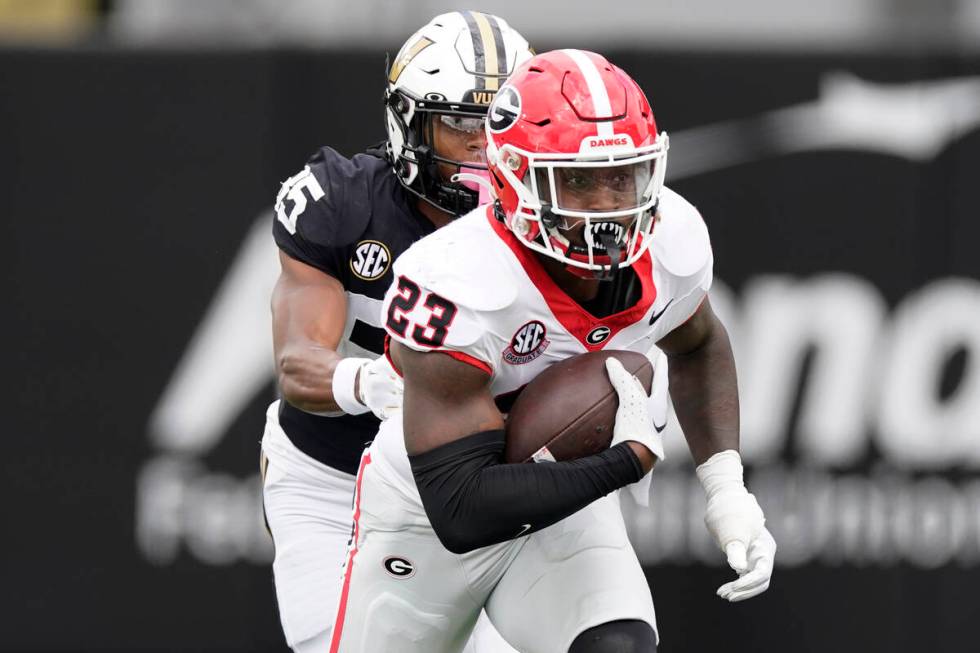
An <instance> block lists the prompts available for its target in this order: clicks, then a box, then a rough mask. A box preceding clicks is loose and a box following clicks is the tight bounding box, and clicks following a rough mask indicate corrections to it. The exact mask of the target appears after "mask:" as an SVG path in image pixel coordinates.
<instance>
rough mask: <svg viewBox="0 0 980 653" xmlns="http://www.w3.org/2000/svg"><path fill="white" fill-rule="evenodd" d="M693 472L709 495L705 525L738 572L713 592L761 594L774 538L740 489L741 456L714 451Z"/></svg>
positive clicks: (730, 596)
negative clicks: (732, 578) (733, 577)
mask: <svg viewBox="0 0 980 653" xmlns="http://www.w3.org/2000/svg"><path fill="white" fill-rule="evenodd" d="M697 475H698V479H700V480H701V485H702V487H704V491H705V494H706V495H707V497H708V506H707V509H706V510H705V515H704V523H705V525H706V526H707V527H708V532H710V533H711V535H712V537H714V539H715V542H717V543H718V546H719V547H721V550H722V551H724V552H725V556H726V557H727V558H728V565H729V566H730V567H731V568H732V569H734V570H735V571H736V572H737V573H738V576H739V577H738V579H737V580H735V581H732V582H731V583H725V584H724V585H722V586H721V587H719V588H718V596H720V597H721V598H723V599H727V600H728V601H731V602H733V603H734V602H736V601H742V600H744V599H748V598H751V597H753V596H756V595H757V594H762V593H763V592H765V591H766V590H767V589H768V588H769V579H770V578H771V577H772V566H773V561H774V560H775V557H776V541H775V540H774V539H773V537H772V535H771V534H770V533H769V531H768V530H766V527H765V523H766V520H765V517H764V516H763V514H762V508H760V507H759V502H758V501H756V500H755V497H754V496H752V495H751V494H749V491H748V490H746V489H745V483H744V482H743V480H742V458H741V456H739V455H738V452H737V451H735V450H733V449H729V450H727V451H722V452H720V453H716V454H715V455H713V456H712V457H711V458H709V459H708V460H707V461H705V462H704V463H702V464H701V465H699V466H698V468H697Z"/></svg>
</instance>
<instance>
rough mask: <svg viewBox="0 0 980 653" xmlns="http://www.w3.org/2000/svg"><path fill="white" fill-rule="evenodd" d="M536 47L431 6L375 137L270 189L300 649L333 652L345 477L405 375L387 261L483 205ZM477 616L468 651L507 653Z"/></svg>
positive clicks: (279, 426)
mask: <svg viewBox="0 0 980 653" xmlns="http://www.w3.org/2000/svg"><path fill="white" fill-rule="evenodd" d="M531 56H532V53H531V51H530V48H529V47H528V44H527V41H526V40H525V39H524V38H523V37H522V36H521V35H520V34H518V33H517V32H516V31H515V30H513V29H512V28H510V27H509V26H508V25H507V23H506V22H504V21H503V20H502V19H500V18H498V17H496V16H492V15H489V14H482V13H478V12H471V11H460V12H453V13H448V14H443V15H440V16H437V17H436V18H434V19H433V20H432V21H430V22H429V23H428V24H427V25H426V26H425V27H423V28H422V29H421V30H419V31H418V32H416V33H415V34H414V35H413V36H412V37H411V38H409V40H408V41H407V42H406V43H405V45H404V46H403V47H402V49H401V51H400V52H399V53H398V56H397V57H396V58H395V60H394V61H393V62H392V63H391V66H390V69H389V75H388V84H387V90H386V93H385V116H386V126H387V132H388V141H387V142H386V143H385V144H384V146H383V147H380V148H375V149H372V150H368V151H367V152H366V153H364V154H357V155H355V156H354V157H353V158H350V159H348V158H345V157H343V156H341V155H340V154H338V153H337V152H336V151H334V150H333V149H331V148H329V147H323V148H321V149H320V150H319V151H317V152H316V154H314V155H313V157H312V158H311V159H310V160H309V161H308V162H307V164H306V166H305V167H304V168H303V170H302V171H300V172H299V173H298V174H296V175H294V176H293V177H291V178H289V179H288V180H286V181H285V182H284V183H283V184H282V188H281V190H280V191H279V195H278V197H277V198H276V207H275V214H276V215H275V221H274V223H273V233H274V236H275V240H276V243H277V244H278V246H279V248H280V254H279V257H280V261H281V265H282V272H281V275H280V277H279V281H278V283H277V284H276V287H275V290H274V293H273V297H272V313H273V340H274V347H275V356H276V370H277V376H278V382H279V389H280V392H281V395H282V400H280V401H277V402H275V403H273V404H272V405H271V406H270V407H269V411H268V414H267V422H266V428H265V434H264V437H263V440H262V451H263V462H262V466H263V484H264V504H265V510H266V515H267V521H268V524H269V528H270V531H271V533H272V536H273V540H274V542H275V551H276V555H275V561H274V563H273V570H274V574H275V582H276V593H277V596H278V600H279V610H280V615H281V619H282V626H283V631H284V633H285V636H286V641H287V642H288V644H289V645H290V646H291V647H292V648H293V649H294V650H295V651H300V652H305V651H308V650H309V651H312V650H319V651H325V650H327V649H328V648H329V642H330V635H331V628H332V626H333V618H334V615H335V612H336V604H337V601H338V596H339V591H340V587H341V571H342V566H343V560H344V554H345V551H346V545H347V542H348V540H349V538H350V524H351V502H352V497H353V494H354V492H355V487H354V479H355V477H354V474H355V473H356V471H357V467H358V463H359V461H360V457H361V453H362V451H363V449H364V447H365V446H366V445H367V444H369V443H370V440H371V438H372V437H373V436H374V434H375V432H376V431H377V430H378V424H379V418H384V417H386V416H387V415H389V414H390V413H392V412H394V411H397V410H399V409H400V406H401V391H402V389H401V380H400V378H399V377H398V376H397V375H396V374H395V372H394V371H393V369H392V368H391V366H390V364H389V362H388V360H387V359H386V357H385V356H383V355H382V354H383V336H384V332H383V330H382V328H381V327H382V321H381V315H380V313H381V300H382V299H383V297H384V294H385V291H386V290H387V288H388V286H389V285H390V283H391V276H392V274H391V263H392V262H393V261H394V259H395V258H396V257H398V255H399V254H400V253H401V252H403V251H404V250H405V249H407V248H408V246H409V245H411V244H412V243H413V242H415V241H416V240H418V239H419V238H421V237H422V236H424V235H426V234H428V233H430V232H432V231H433V230H435V229H437V228H438V227H441V226H443V225H445V224H446V223H448V222H449V221H450V220H452V219H454V218H455V217H456V216H458V215H461V214H463V213H466V212H468V211H469V210H471V209H472V208H475V207H476V206H477V205H478V204H479V203H481V199H482V198H481V196H480V188H483V185H481V184H479V183H475V180H473V179H472V177H473V176H477V177H480V176H484V177H485V176H486V174H487V173H486V166H485V146H486V140H485V136H484V130H483V121H484V119H485V117H486V112H487V105H488V104H489V103H490V101H491V100H492V99H493V97H494V95H495V93H496V91H497V89H498V88H499V87H500V85H501V84H502V83H503V81H504V80H505V78H506V77H507V75H508V74H510V72H511V71H513V70H514V68H515V67H516V66H517V65H518V64H520V63H522V62H523V61H525V60H526V59H528V58H530V57H531ZM460 173H463V174H462V177H457V176H456V175H458V174H460ZM468 176H469V179H467V177H468ZM392 573H397V570H396V571H393V572H392ZM484 623H485V624H487V625H485V626H484V627H478V628H477V630H476V631H475V633H474V636H473V640H471V643H470V645H469V646H470V647H471V650H475V649H472V647H474V646H476V647H478V648H479V650H480V651H481V652H483V651H510V650H512V649H510V647H508V646H507V645H506V643H505V642H504V641H503V640H502V639H501V638H500V636H499V635H497V634H496V632H494V631H493V630H492V627H490V626H489V625H488V624H489V622H486V621H484Z"/></svg>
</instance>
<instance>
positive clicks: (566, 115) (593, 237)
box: [486, 50, 668, 277]
mask: <svg viewBox="0 0 980 653" xmlns="http://www.w3.org/2000/svg"><path fill="white" fill-rule="evenodd" d="M486 131H487V160H488V167H489V169H490V172H491V178H492V182H493V190H494V192H495V194H496V196H497V200H498V202H499V208H500V209H502V211H503V214H504V221H505V223H506V225H507V227H508V228H509V229H510V230H511V231H513V232H514V234H515V235H516V236H517V237H518V239H520V240H521V242H522V243H524V244H525V245H527V246H528V247H530V248H531V249H533V250H535V251H537V252H540V253H542V254H545V255H547V256H550V257H552V258H555V259H557V260H559V261H562V262H563V263H565V264H566V266H567V267H568V269H569V270H571V271H573V272H575V273H576V274H579V275H580V276H586V277H589V276H600V277H603V276H608V275H610V274H611V273H612V272H614V271H615V270H616V269H617V268H619V267H625V266H628V265H632V264H633V263H634V262H635V261H636V260H637V259H639V258H640V256H642V255H643V252H644V251H646V248H647V247H648V246H649V244H650V238H649V235H650V232H651V231H652V230H653V224H654V219H653V216H654V213H655V212H656V207H657V200H658V198H659V196H660V189H661V188H662V187H663V180H664V172H665V169H666V167H667V147H668V140H667V134H666V133H659V134H658V133H657V125H656V122H654V118H653V111H652V110H651V108H650V104H649V102H647V99H646V96H645V95H644V94H643V91H642V90H640V87H639V86H638V85H637V84H636V82H634V81H633V79H632V78H630V76H629V75H627V74H626V73H625V72H623V71H622V70H621V69H620V68H617V67H616V66H614V65H612V64H611V63H609V62H608V61H607V60H606V59H605V57H603V56H601V55H598V54H595V53H594V52H586V51H584V50H555V51H553V52H546V53H543V54H539V55H537V56H535V57H533V58H531V59H529V60H528V61H526V62H525V63H524V64H523V65H521V66H520V67H518V68H517V69H516V70H515V71H514V73H513V74H512V75H511V77H510V79H509V80H508V81H507V83H506V84H505V85H504V86H503V87H502V88H501V89H500V91H498V92H497V97H496V98H495V99H494V101H493V104H491V105H490V110H489V112H488V116H487V122H486Z"/></svg>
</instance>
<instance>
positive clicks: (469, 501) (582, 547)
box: [331, 50, 776, 653]
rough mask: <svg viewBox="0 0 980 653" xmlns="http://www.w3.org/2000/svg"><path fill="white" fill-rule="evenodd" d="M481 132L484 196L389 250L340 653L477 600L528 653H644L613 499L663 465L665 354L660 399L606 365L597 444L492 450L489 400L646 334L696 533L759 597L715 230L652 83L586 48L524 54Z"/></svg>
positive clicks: (733, 585)
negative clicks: (698, 518) (386, 389)
mask: <svg viewBox="0 0 980 653" xmlns="http://www.w3.org/2000/svg"><path fill="white" fill-rule="evenodd" d="M487 141H488V152H487V154H488V156H487V159H488V165H489V169H490V173H491V180H492V184H493V188H492V190H493V194H494V196H495V197H496V201H495V202H494V203H493V204H492V205H488V206H485V207H480V208H478V209H476V210H474V211H473V212H471V213H469V214H468V215H466V216H464V217H463V218H460V219H459V220H457V221H456V222H454V223H453V224H451V225H449V226H447V227H445V228H443V229H441V230H440V231H438V232H436V233H434V234H432V235H430V236H427V237H426V238H424V239H422V240H421V241H419V242H418V243H416V244H415V245H413V246H412V247H411V248H410V249H409V250H408V251H407V252H406V253H405V254H403V255H402V257H401V258H400V259H399V260H398V261H396V263H395V268H394V273H395V282H394V284H393V285H392V287H391V288H390V289H389V290H388V293H387V295H386V297H385V304H384V315H383V317H384V319H385V321H386V329H387V332H388V335H389V337H390V348H389V350H388V355H389V357H390V358H391V360H392V363H393V365H394V367H395V368H396V369H398V370H400V371H401V373H402V374H403V375H404V383H405V386H404V387H405V393H404V409H403V415H402V418H401V419H390V420H387V421H386V422H384V423H382V425H381V429H380V431H379V433H378V435H377V437H376V439H375V441H374V443H373V444H372V446H371V447H370V448H369V449H368V451H366V452H365V455H364V457H363V459H362V462H361V467H360V470H359V474H358V481H357V492H356V494H355V505H354V529H355V536H354V540H353V542H352V547H351V549H350V551H349V554H348V561H347V566H346V570H345V586H344V590H343V593H342V594H341V599H340V606H339V609H338V614H337V621H336V624H335V626H334V632H333V641H332V646H331V651H334V652H336V651H345V652H353V651H357V652H381V651H399V652H406V653H407V652H414V651H418V652H422V651H425V652H427V653H430V652H437V651H439V652H441V651H447V652H450V651H459V650H460V648H461V647H462V645H463V643H464V642H465V641H466V636H467V634H468V633H469V630H470V629H471V628H472V626H473V623H474V622H475V621H476V619H477V615H478V614H479V613H480V609H481V608H484V607H485V609H486V612H487V614H488V615H489V617H490V619H491V621H492V622H493V623H494V625H495V626H496V627H497V629H498V630H499V631H500V633H501V634H502V635H503V636H504V637H505V638H506V639H507V640H508V641H509V642H510V644H511V645H513V646H514V647H515V648H516V649H518V650H520V651H524V652H525V653H565V652H566V651H568V652H570V653H585V652H588V653H613V652H623V651H632V652H639V651H643V652H650V651H655V650H656V646H657V632H656V618H655V614H654V608H653V602H652V598H651V595H650V589H649V587H648V585H647V582H646V579H645V577H644V575H643V573H642V571H641V569H640V565H639V563H638V561H637V558H636V555H635V553H634V552H633V550H632V548H631V546H630V543H629V541H628V539H627V537H626V530H625V527H624V524H623V520H622V516H621V514H620V512H619V509H618V508H619V505H618V494H617V493H616V492H614V491H615V490H617V489H619V488H622V487H624V486H626V485H629V484H632V483H636V482H638V481H640V480H641V479H642V478H644V476H645V475H646V474H647V473H649V471H650V470H651V468H652V467H653V465H654V463H655V462H656V460H657V459H658V458H662V457H663V447H662V443H661V441H660V434H659V432H658V430H657V428H656V427H655V426H654V423H653V420H652V419H651V413H652V412H654V411H656V412H658V413H663V412H664V408H663V406H664V404H665V403H666V401H665V398H664V397H663V396H658V393H663V392H665V390H664V388H665V386H666V383H665V381H666V379H665V378H664V371H665V367H666V365H665V364H664V360H663V354H657V355H655V356H652V358H654V360H655V372H654V390H653V394H652V396H651V397H647V396H646V393H645V392H644V390H643V388H642V386H641V385H640V384H639V382H638V381H637V380H636V379H635V378H633V377H631V376H630V375H629V374H628V373H626V372H625V370H624V368H623V367H622V365H620V364H619V363H618V361H615V359H610V361H609V362H607V371H608V374H609V377H610V380H611V381H612V384H613V387H614V388H615V390H616V392H617V393H618V395H619V408H618V412H617V415H616V422H615V426H614V433H613V441H612V445H611V446H610V447H609V448H608V449H607V450H605V451H603V452H601V453H599V454H597V455H594V456H589V457H586V458H581V459H579V460H575V461H569V462H548V461H545V462H540V463H536V464H505V463H503V461H502V454H503V449H504V417H503V415H502V413H501V408H502V406H501V404H504V403H505V402H506V400H507V398H508V397H510V396H513V395H514V394H515V393H516V392H517V391H519V390H520V388H521V387H522V386H524V385H525V384H526V383H528V382H529V381H530V380H531V379H533V378H534V377H535V376H536V375H537V374H539V373H540V372H541V371H542V370H544V369H547V367H548V366H549V365H551V364H553V363H555V362H557V361H560V360H563V359H566V358H568V357H570V356H574V355H577V354H581V353H585V352H589V351H597V350H601V349H615V350H631V351H636V352H643V353H646V352H648V351H650V350H651V346H652V345H654V344H656V345H657V346H658V347H659V350H662V351H663V352H665V353H666V357H667V358H669V361H670V365H669V380H670V395H671V397H672V399H673V402H674V408H675V411H676V414H677V417H678V419H679V420H680V423H681V426H682V427H683V430H684V433H685V436H686V438H687V440H688V444H689V447H690V450H691V453H692V455H693V457H694V459H695V461H696V463H697V465H698V467H697V475H698V477H699V478H700V480H701V482H702V484H703V486H704V489H705V492H706V494H707V512H706V515H705V521H706V524H707V527H708V529H709V531H710V532H711V534H712V535H713V536H714V538H715V539H716V541H717V543H718V545H719V546H720V547H721V549H722V550H723V551H724V553H725V554H726V556H727V558H728V562H729V564H730V565H731V567H732V568H733V569H734V570H735V571H736V572H737V574H738V578H737V579H735V580H733V581H732V582H729V583H726V584H725V585H723V586H722V587H720V588H719V589H718V594H719V595H720V596H721V597H723V598H725V599H728V600H730V601H738V600H742V599H745V598H749V597H751V596H754V595H756V594H758V593H760V592H762V591H764V590H765V589H766V588H767V587H768V585H769V578H770V575H771V573H772V564H773V558H774V555H775V548H776V545H775V542H774V541H773V539H772V536H771V535H770V534H769V532H768V531H767V530H766V528H765V525H764V518H763V513H762V510H761V508H760V507H759V505H758V503H757V502H756V500H755V498H754V497H753V496H752V495H751V494H750V493H749V492H748V491H747V489H746V488H745V485H744V483H743V478H742V476H743V474H742V464H741V459H740V457H739V453H738V446H739V430H738V395H737V387H736V375H735V365H734V360H733V357H732V351H731V346H730V343H729V339H728V335H727V333H726V331H725V328H724V327H723V326H722V324H721V323H720V322H719V320H718V318H717V317H715V315H714V313H713V312H712V310H711V306H710V303H709V302H708V300H707V291H708V289H709V287H710V285H711V280H712V264H713V259H712V253H711V247H710V242H709V239H708V233H707V229H706V227H705V225H704V222H703V221H702V219H701V216H700V215H699V214H698V212H697V211H696V210H695V209H694V207H693V206H691V205H690V204H689V203H688V202H686V201H685V200H684V199H683V198H682V197H680V196H679V195H678V194H677V193H674V192H672V191H670V190H669V189H667V188H664V187H663V179H664V171H665V166H666V156H667V148H668V140H667V136H666V134H664V133H659V132H658V131H657V126H656V123H655V121H654V117H653V112H652V110H651V108H650V105H649V104H648V102H647V100H646V97H645V96H644V94H643V92H642V91H641V90H640V88H639V87H638V86H637V84H636V83H635V82H634V81H633V80H632V79H631V78H630V77H629V76H628V75H626V74H625V73H624V72H623V71H622V70H620V69H619V68H617V67H615V66H614V65H612V64H611V63H609V62H608V61H607V60H606V59H604V58H603V57H602V56H600V55H597V54H594V53H590V52H584V51H580V50H560V51H555V52H550V53H546V54H542V55H538V56H536V57H534V58H533V59H531V60H530V61H528V62H527V63H525V64H524V65H523V66H521V67H520V68H518V70H517V71H515V72H514V74H513V75H512V76H511V77H510V79H509V81H508V83H507V84H506V85H505V86H504V87H503V88H501V90H500V91H499V92H498V94H497V97H496V99H495V100H494V102H493V104H492V105H491V107H490V111H489V114H488V118H487ZM654 351H658V350H654ZM657 421H658V423H662V418H661V419H658V420H657Z"/></svg>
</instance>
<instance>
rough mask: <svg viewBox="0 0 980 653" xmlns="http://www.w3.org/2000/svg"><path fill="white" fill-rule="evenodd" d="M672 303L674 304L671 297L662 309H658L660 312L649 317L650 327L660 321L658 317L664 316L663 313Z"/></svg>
mask: <svg viewBox="0 0 980 653" xmlns="http://www.w3.org/2000/svg"><path fill="white" fill-rule="evenodd" d="M673 303H674V298H673V297H671V299H670V301H669V302H667V303H666V304H665V305H664V307H663V308H661V309H660V312H658V313H654V314H653V315H651V316H650V326H653V323H654V322H656V321H657V320H659V319H660V316H661V315H663V314H664V311H666V310H667V307H668V306H670V305H671V304H673Z"/></svg>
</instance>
